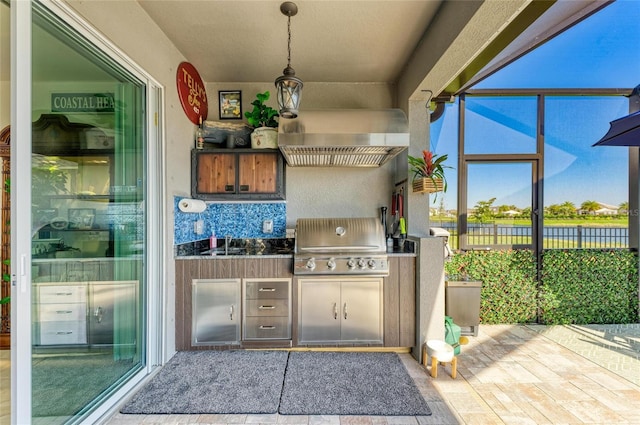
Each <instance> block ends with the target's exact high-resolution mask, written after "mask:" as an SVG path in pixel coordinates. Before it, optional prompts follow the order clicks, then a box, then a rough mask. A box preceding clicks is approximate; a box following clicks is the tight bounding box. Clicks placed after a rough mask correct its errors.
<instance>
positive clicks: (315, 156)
mask: <svg viewBox="0 0 640 425" xmlns="http://www.w3.org/2000/svg"><path fill="white" fill-rule="evenodd" d="M408 146H409V125H408V122H407V118H406V116H405V114H404V112H403V111H402V110H400V109H324V110H305V111H300V114H299V115H298V118H295V119H280V125H279V127H278V147H279V148H280V151H281V152H282V154H283V155H284V157H285V160H286V161H287V164H288V165H289V166H291V167H379V166H381V165H383V164H385V163H386V162H387V161H389V160H390V159H391V158H393V157H394V156H396V155H398V154H399V153H400V152H402V151H403V150H405V149H406V148H407V147H408Z"/></svg>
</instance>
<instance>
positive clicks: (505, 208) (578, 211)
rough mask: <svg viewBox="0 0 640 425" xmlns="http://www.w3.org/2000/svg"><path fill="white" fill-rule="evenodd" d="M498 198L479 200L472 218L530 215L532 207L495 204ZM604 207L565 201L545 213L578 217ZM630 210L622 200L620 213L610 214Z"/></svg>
mask: <svg viewBox="0 0 640 425" xmlns="http://www.w3.org/2000/svg"><path fill="white" fill-rule="evenodd" d="M495 201H496V198H491V199H489V200H486V201H478V203H477V204H476V205H475V206H474V208H473V211H472V212H471V213H470V218H471V219H473V220H475V221H477V222H479V223H487V222H489V221H491V220H493V219H496V218H515V217H524V218H526V217H530V216H531V207H527V208H522V209H520V208H518V207H516V206H515V205H499V206H494V205H493V203H494V202H495ZM600 209H602V204H600V203H599V202H596V201H591V200H588V201H584V202H583V203H582V204H581V205H580V208H576V206H575V204H574V203H573V202H569V201H566V202H563V203H562V204H553V205H549V206H548V207H545V209H544V215H545V217H548V218H560V219H561V218H576V217H578V216H581V215H585V214H587V215H593V214H595V212H596V211H598V210H600ZM628 211H629V202H622V203H621V204H620V205H618V213H617V214H610V215H617V216H621V215H626V214H627V212H628Z"/></svg>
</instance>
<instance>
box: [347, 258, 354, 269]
mask: <svg viewBox="0 0 640 425" xmlns="http://www.w3.org/2000/svg"><path fill="white" fill-rule="evenodd" d="M347 267H349V268H350V269H354V268H355V267H356V260H354V259H353V258H349V260H347Z"/></svg>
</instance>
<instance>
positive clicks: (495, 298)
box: [445, 249, 638, 324]
mask: <svg viewBox="0 0 640 425" xmlns="http://www.w3.org/2000/svg"><path fill="white" fill-rule="evenodd" d="M542 261H543V266H542V274H541V282H540V284H539V285H538V282H537V281H536V271H535V257H534V255H533V253H532V252H531V251H527V250H507V251H468V252H464V253H457V254H455V255H454V256H453V258H452V259H451V260H450V261H449V262H447V263H446V264H445V272H446V274H447V278H448V279H450V280H459V279H460V278H461V276H464V277H466V278H468V279H472V280H479V281H481V282H482V292H481V303H480V321H481V323H486V324H498V323H530V322H536V321H539V322H540V323H545V324H567V323H575V324H587V323H592V324H597V323H636V322H637V321H638V257H637V254H636V253H633V252H630V251H627V250H607V251H604V250H587V249H584V250H578V249H572V250H547V251H544V254H543V259H542ZM538 288H539V289H538ZM538 313H539V314H540V316H539V317H538Z"/></svg>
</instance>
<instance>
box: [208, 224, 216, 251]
mask: <svg viewBox="0 0 640 425" xmlns="http://www.w3.org/2000/svg"><path fill="white" fill-rule="evenodd" d="M217 247H218V240H217V239H216V232H215V231H214V230H213V229H211V237H210V238H209V248H210V249H211V253H212V254H215V252H216V251H215V249H216V248H217Z"/></svg>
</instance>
